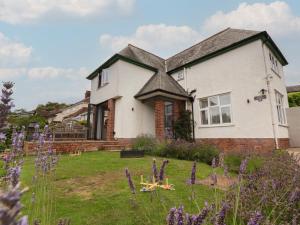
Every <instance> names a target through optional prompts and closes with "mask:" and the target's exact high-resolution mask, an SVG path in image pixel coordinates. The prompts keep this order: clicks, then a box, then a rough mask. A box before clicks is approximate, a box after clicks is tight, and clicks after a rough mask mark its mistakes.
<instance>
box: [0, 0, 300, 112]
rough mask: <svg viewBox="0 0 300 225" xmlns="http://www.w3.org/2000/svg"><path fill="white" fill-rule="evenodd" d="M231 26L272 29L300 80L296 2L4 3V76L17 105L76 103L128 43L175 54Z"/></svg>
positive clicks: (292, 76)
mask: <svg viewBox="0 0 300 225" xmlns="http://www.w3.org/2000/svg"><path fill="white" fill-rule="evenodd" d="M41 2H42V3H41ZM227 27H233V28H245V29H254V30H267V31H268V32H269V34H270V35H271V36H272V38H273V39H274V40H275V42H276V43H277V45H278V46H279V48H280V49H281V51H282V52H283V53H284V55H285V56H286V58H287V59H288V61H289V65H288V66H287V67H286V68H285V74H286V83H287V84H288V85H293V84H300V43H299V40H300V1H297V0H294V1H292V0H291V1H236V0H226V1H224V0H222V1H221V0H210V1H199V0H189V1H174V0H173V1H169V0H165V1H156V0H152V1H147V0H75V1H72V0H48V1H41V0H26V1H24V0H0V79H1V80H2V81H4V80H12V81H14V82H15V94H14V99H15V105H16V108H26V109H32V108H34V107H35V106H36V105H37V104H39V103H46V102H47V101H58V102H67V103H72V102H74V101H77V100H79V99H81V98H82V97H83V94H84V91H85V90H86V89H89V86H90V83H89V82H88V81H87V80H86V79H85V77H86V76H87V75H88V74H89V73H90V72H91V71H93V70H94V69H95V68H96V67H97V66H99V65H100V64H101V63H102V62H103V60H105V59H106V58H108V57H109V56H111V54H113V53H114V52H116V51H118V50H120V49H121V48H122V47H125V46H126V45H127V43H128V42H130V43H132V44H135V45H138V46H140V47H142V48H145V49H146V50H149V51H152V52H153V53H156V54H159V55H160V56H163V57H168V56H171V55H172V54H174V53H176V52H178V51H180V50H183V49H184V48H187V47H189V46H190V45H192V44H195V43H197V42H199V41H201V40H202V39H203V38H205V37H208V36H209V35H212V34H214V33H216V32H218V31H220V30H222V29H225V28H227Z"/></svg>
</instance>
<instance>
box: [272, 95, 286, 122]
mask: <svg viewBox="0 0 300 225" xmlns="http://www.w3.org/2000/svg"><path fill="white" fill-rule="evenodd" d="M275 98H276V109H277V116H278V123H279V124H281V125H284V124H286V122H287V121H286V115H285V108H284V105H283V100H284V97H283V95H282V94H280V93H279V92H278V91H275Z"/></svg>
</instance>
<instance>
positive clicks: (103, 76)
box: [98, 68, 110, 88]
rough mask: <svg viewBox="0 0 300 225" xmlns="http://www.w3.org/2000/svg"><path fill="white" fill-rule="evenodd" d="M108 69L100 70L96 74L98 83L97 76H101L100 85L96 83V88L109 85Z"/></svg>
mask: <svg viewBox="0 0 300 225" xmlns="http://www.w3.org/2000/svg"><path fill="white" fill-rule="evenodd" d="M109 72H110V71H109V69H108V68H107V69H102V71H101V72H100V73H99V74H98V82H100V81H99V80H100V78H99V76H101V84H100V85H99V83H98V88H101V87H103V86H105V85H107V84H108V83H109Z"/></svg>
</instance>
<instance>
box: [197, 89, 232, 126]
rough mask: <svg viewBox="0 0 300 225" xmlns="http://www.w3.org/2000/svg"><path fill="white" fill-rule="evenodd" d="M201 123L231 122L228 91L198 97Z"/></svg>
mask: <svg viewBox="0 0 300 225" xmlns="http://www.w3.org/2000/svg"><path fill="white" fill-rule="evenodd" d="M199 105H200V123H201V125H218V124H229V123H231V122H232V116H231V99H230V93H226V94H221V95H214V96H210V97H206V98H201V99H199Z"/></svg>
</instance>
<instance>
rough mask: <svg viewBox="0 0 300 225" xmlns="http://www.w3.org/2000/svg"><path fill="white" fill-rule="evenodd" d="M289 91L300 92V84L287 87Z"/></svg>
mask: <svg viewBox="0 0 300 225" xmlns="http://www.w3.org/2000/svg"><path fill="white" fill-rule="evenodd" d="M286 91H287V93H293V92H300V85H295V86H288V87H286Z"/></svg>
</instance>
